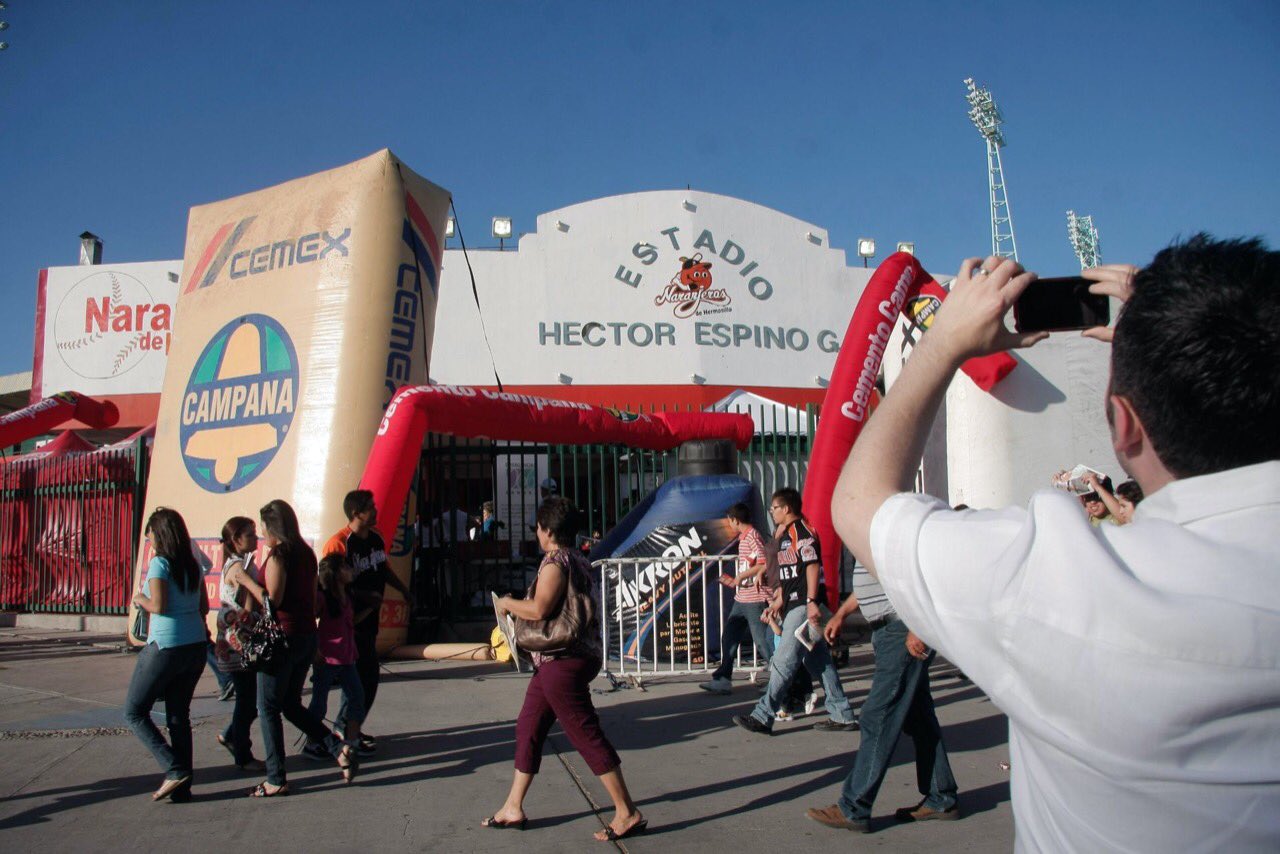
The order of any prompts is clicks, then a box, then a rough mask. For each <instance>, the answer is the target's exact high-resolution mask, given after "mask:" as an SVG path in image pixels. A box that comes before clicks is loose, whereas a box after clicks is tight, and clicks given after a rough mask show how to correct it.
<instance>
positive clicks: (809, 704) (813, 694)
mask: <svg viewBox="0 0 1280 854" xmlns="http://www.w3.org/2000/svg"><path fill="white" fill-rule="evenodd" d="M817 707H818V692H817V691H810V692H809V694H808V696H806V697H805V698H804V713H805V714H806V715H811V714H813V710H814V709H816V708H817Z"/></svg>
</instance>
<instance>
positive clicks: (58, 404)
mask: <svg viewBox="0 0 1280 854" xmlns="http://www.w3.org/2000/svg"><path fill="white" fill-rule="evenodd" d="M72 419H75V420H77V421H80V422H82V423H84V424H87V425H89V426H90V427H93V428H95V429H98V430H104V429H106V428H107V427H111V426H113V425H114V424H115V423H116V422H117V421H119V420H120V413H119V412H118V411H117V410H116V405H115V404H114V403H112V402H111V401H109V400H102V401H99V400H94V399H93V398H92V397H86V396H85V395H83V394H80V393H79V392H74V391H63V392H58V393H57V394H55V395H53V396H52V397H46V398H45V399H44V400H42V401H40V402H39V403H33V404H32V405H31V406H28V407H27V408H26V409H19V410H18V411H17V412H10V413H9V414H8V415H5V416H4V417H0V448H7V447H9V446H10V445H16V444H18V443H19V442H23V441H26V440H27V439H30V438H32V437H33V436H40V435H43V434H45V433H48V432H49V431H50V430H52V429H53V428H55V427H57V426H58V425H60V424H65V423H66V422H68V421H70V420H72Z"/></svg>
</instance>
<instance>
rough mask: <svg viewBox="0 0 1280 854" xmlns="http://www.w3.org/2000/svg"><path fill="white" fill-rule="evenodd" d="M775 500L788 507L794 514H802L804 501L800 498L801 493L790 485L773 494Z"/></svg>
mask: <svg viewBox="0 0 1280 854" xmlns="http://www.w3.org/2000/svg"><path fill="white" fill-rule="evenodd" d="M772 500H773V501H776V502H778V503H779V504H781V505H783V506H784V507H786V508H787V509H788V510H790V511H791V515H792V516H800V515H802V514H801V513H800V507H801V504H802V503H803V502H802V501H801V499H800V493H799V492H797V491H796V490H794V489H792V488H791V487H789V486H784V487H783V488H782V489H779V490H778V491H777V492H775V493H774V494H773V499H772Z"/></svg>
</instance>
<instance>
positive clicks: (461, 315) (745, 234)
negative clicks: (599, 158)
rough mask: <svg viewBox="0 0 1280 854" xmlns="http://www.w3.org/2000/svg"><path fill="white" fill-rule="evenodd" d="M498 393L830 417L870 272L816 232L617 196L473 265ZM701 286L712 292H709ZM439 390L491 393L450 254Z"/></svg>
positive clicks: (748, 214) (773, 220)
mask: <svg viewBox="0 0 1280 854" xmlns="http://www.w3.org/2000/svg"><path fill="white" fill-rule="evenodd" d="M470 258H471V265H472V268H473V269H474V270H475V277H476V283H477V287H478V291H479V297H480V305H481V308H482V309H483V313H484V321H485V324H486V325H487V328H488V334H489V341H490V343H491V344H492V347H493V353H494V358H495V361H496V363H497V367H498V372H499V374H500V376H501V378H502V381H503V383H504V384H510V385H512V386H519V387H522V388H533V389H538V390H540V391H545V392H546V393H549V394H555V395H558V396H566V397H574V398H583V399H588V398H591V397H592V396H593V395H592V393H591V392H588V391H584V387H585V388H587V389H595V390H596V393H595V395H594V396H595V397H598V396H599V394H598V392H599V390H600V389H601V388H624V389H625V388H629V389H632V390H634V392H635V394H636V395H639V396H640V397H639V399H638V400H637V402H640V400H643V399H644V396H646V395H648V396H650V397H651V399H653V400H654V401H655V402H667V403H682V402H704V403H709V402H712V401H714V400H717V399H719V398H720V397H723V396H724V395H725V394H727V393H728V391H732V390H733V389H736V388H747V389H754V390H757V391H759V392H760V393H761V394H765V395H766V396H768V397H770V398H772V399H776V400H781V401H783V402H785V403H790V404H802V403H807V402H815V403H816V402H819V401H821V398H822V394H823V390H824V386H825V383H826V380H827V379H828V378H829V377H830V372H831V367H832V364H833V362H834V359H835V353H836V350H837V349H838V346H839V338H840V336H841V335H842V334H843V332H844V326H845V324H846V323H847V322H848V319H849V316H850V314H851V313H852V311H853V306H854V304H855V303H856V301H857V298H858V295H859V294H860V293H861V292H862V289H863V287H864V286H865V285H866V282H867V280H868V278H870V273H871V271H870V270H865V269H863V268H861V267H850V266H848V265H847V263H846V257H845V253H844V251H843V250H837V249H832V248H831V247H830V245H829V242H828V237H827V232H826V230H825V229H822V228H819V227H818V226H815V225H812V224H810V223H806V222H804V221H802V220H799V219H796V218H794V217H791V216H788V215H786V214H783V213H780V212H778V211H775V210H771V209H769V208H765V207H762V206H760V205H757V204H753V203H751V202H745V201H742V200H740V199H734V198H730V197H728V196H720V195H716V194H713V193H703V192H697V191H690V190H666V191H656V192H648V193H635V194H630V195H624V196H611V197H609V198H604V199H597V200H594V201H589V202H583V203H581V204H577V205H572V206H570V207H567V208H562V209H560V210H557V211H551V212H550V213H546V214H543V215H541V216H539V217H538V221H537V230H536V231H535V232H533V233H530V234H526V235H524V236H522V237H521V238H520V240H519V244H518V249H517V250H516V251H508V252H494V251H480V252H474V251H473V252H471V253H470ZM686 258H687V259H695V260H697V261H700V262H702V263H709V264H710V266H709V268H706V269H703V270H699V271H696V272H698V273H699V274H706V275H709V277H710V284H709V287H707V288H706V289H705V291H704V294H703V296H702V298H701V299H700V300H697V301H694V302H689V301H675V302H673V301H671V299H670V298H671V297H672V296H673V294H672V293H671V292H670V291H668V287H669V285H670V284H671V282H672V280H673V279H676V278H677V277H678V276H679V275H680V274H681V272H682V259H686ZM704 283H705V280H704ZM440 317H441V318H442V320H443V319H445V318H447V321H444V322H442V323H441V325H440V328H438V329H437V332H436V335H437V338H436V348H435V351H434V353H433V355H432V364H431V376H432V378H433V379H434V380H436V381H437V382H441V383H453V384H484V385H492V384H493V372H492V369H491V368H490V365H489V358H488V353H487V351H486V350H485V348H484V344H483V339H482V331H481V325H480V315H479V313H478V312H477V310H476V306H475V303H474V302H473V299H472V293H471V281H470V277H469V276H468V272H467V265H466V262H465V261H464V259H463V257H462V253H461V251H459V250H456V249H454V250H449V251H446V252H445V260H444V272H443V273H442V286H441V294H440Z"/></svg>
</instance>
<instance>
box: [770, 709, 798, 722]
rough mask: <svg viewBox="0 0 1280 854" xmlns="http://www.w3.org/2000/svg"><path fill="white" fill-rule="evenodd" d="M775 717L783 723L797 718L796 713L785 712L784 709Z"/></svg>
mask: <svg viewBox="0 0 1280 854" xmlns="http://www.w3.org/2000/svg"><path fill="white" fill-rule="evenodd" d="M773 717H774V719H775V720H779V721H782V722H783V723H786V722H787V721H793V720H795V719H796V718H795V715H793V714H791V713H790V712H784V711H782V710H779V711H778V713H777V714H776V715H774V716H773Z"/></svg>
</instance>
